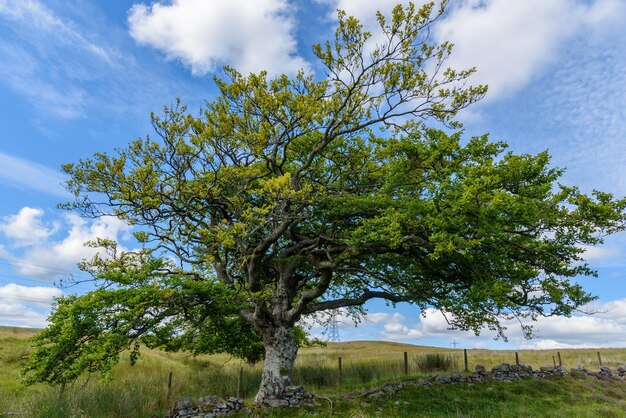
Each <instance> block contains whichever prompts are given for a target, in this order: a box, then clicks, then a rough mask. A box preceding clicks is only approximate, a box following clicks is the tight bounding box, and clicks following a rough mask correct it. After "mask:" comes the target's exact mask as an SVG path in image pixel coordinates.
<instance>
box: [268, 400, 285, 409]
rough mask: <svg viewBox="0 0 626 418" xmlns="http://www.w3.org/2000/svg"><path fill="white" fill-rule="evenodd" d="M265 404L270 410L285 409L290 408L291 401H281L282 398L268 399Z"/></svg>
mask: <svg viewBox="0 0 626 418" xmlns="http://www.w3.org/2000/svg"><path fill="white" fill-rule="evenodd" d="M265 404H266V405H267V406H269V407H270V408H283V407H286V406H289V400H288V399H280V398H272V399H266V400H265Z"/></svg>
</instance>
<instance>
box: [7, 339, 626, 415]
mask: <svg viewBox="0 0 626 418" xmlns="http://www.w3.org/2000/svg"><path fill="white" fill-rule="evenodd" d="M34 332H35V331H33V330H25V329H19V328H1V327H0V370H1V371H2V373H1V374H0V417H2V416H3V415H4V416H7V415H8V414H9V413H21V414H23V415H22V416H28V417H46V418H54V417H63V418H66V417H151V416H153V415H155V414H156V415H157V416H158V415H159V414H160V415H161V416H162V414H163V411H166V410H167V409H168V408H169V407H170V406H171V404H172V403H173V401H175V400H176V399H180V398H183V397H198V396H204V395H207V394H214V395H220V396H230V395H234V394H235V393H236V391H237V376H238V372H239V369H240V367H243V370H244V376H243V382H242V383H243V384H242V387H241V396H242V397H244V398H248V399H250V398H251V397H252V396H254V393H255V392H256V390H257V388H258V385H259V381H260V373H261V367H260V365H255V366H248V365H244V364H242V363H240V362H239V361H237V360H234V359H232V358H230V357H228V356H225V355H215V356H199V357H190V356H187V355H185V354H180V353H176V354H168V353H162V352H159V351H152V350H144V352H143V354H142V357H141V358H140V360H139V362H138V363H137V364H136V365H135V366H130V365H129V362H128V359H127V357H124V359H123V360H122V361H121V363H120V364H119V365H118V366H117V367H116V369H115V371H114V376H113V380H112V381H111V382H109V383H108V384H102V382H100V380H99V378H98V376H96V375H93V376H85V377H84V378H83V379H80V380H79V381H77V382H76V383H74V384H72V385H69V386H68V387H67V388H66V389H65V391H64V394H63V396H62V397H61V399H58V394H59V388H58V387H48V386H45V385H35V386H31V387H24V386H22V385H21V383H20V379H19V369H20V368H21V366H22V365H23V363H24V361H25V360H26V358H27V356H28V354H29V352H30V349H29V345H28V337H30V336H32V335H33V333H34ZM597 351H598V350H561V351H560V353H561V359H562V361H563V364H564V365H565V366H566V367H573V366H576V365H578V364H583V365H585V366H587V367H588V368H596V367H597V362H598V358H597ZM599 351H600V353H601V356H602V360H603V364H605V365H609V366H612V367H614V366H617V365H619V364H624V363H626V349H602V350H599ZM404 352H407V353H408V358H409V375H408V376H405V374H404V363H403V359H404ZM428 353H441V354H445V355H450V356H452V357H454V358H456V359H457V361H456V364H457V365H458V367H459V368H461V369H462V368H463V351H462V350H451V349H445V348H433V347H421V346H413V345H407V344H396V343H386V342H347V343H337V344H332V343H330V344H328V346H327V347H313V348H306V349H302V350H301V352H300V354H299V356H298V360H297V362H296V365H295V370H294V381H295V383H297V384H302V385H304V386H305V387H306V388H307V389H308V390H310V391H313V392H315V393H319V394H325V395H328V396H330V397H331V398H333V399H334V400H335V404H336V407H337V416H346V417H366V416H376V415H380V416H407V417H408V416H476V417H478V416H481V417H482V416H568V417H569V416H626V404H625V403H624V401H622V399H624V398H626V389H625V388H626V384H623V383H619V384H614V383H611V382H600V381H594V380H590V379H582V380H581V379H574V378H566V379H565V380H559V381H551V380H550V381H546V382H536V381H523V382H515V383H509V384H507V383H499V384H478V385H473V386H470V385H458V386H433V387H427V388H419V389H407V390H405V391H402V392H401V393H399V394H397V395H394V396H393V397H390V398H381V399H378V400H376V401H368V400H364V399H357V400H353V401H349V400H347V399H346V398H345V396H343V394H346V393H348V392H350V391H354V390H357V389H361V388H369V387H372V386H379V385H381V384H383V383H385V382H392V381H397V380H401V379H418V378H420V377H422V376H424V374H422V372H420V371H419V370H418V369H417V362H416V361H414V360H415V358H417V357H420V356H424V355H425V354H428ZM468 353H469V361H470V367H471V368H473V366H475V365H476V364H483V365H485V366H487V367H491V366H494V365H496V364H500V363H502V362H508V363H513V362H514V361H515V352H513V351H491V350H468ZM518 354H519V357H520V361H521V362H522V363H524V364H531V365H532V366H533V367H539V366H542V365H551V364H552V362H553V360H552V356H555V359H556V351H533V350H528V351H519V352H518ZM338 357H341V358H342V365H343V370H342V381H341V384H339V372H338V367H337V363H338ZM452 371H454V370H451V372H452ZM169 372H172V374H173V384H172V399H171V400H170V401H169V402H168V401H166V399H165V382H166V378H167V375H168V373H169ZM303 412H304V411H280V412H272V413H271V416H298V415H300V414H302V413H303ZM309 412H311V413H315V414H318V415H322V416H324V415H326V414H327V413H328V407H327V406H326V405H321V406H319V407H317V408H315V409H314V410H312V411H309ZM559 414H560V415H559Z"/></svg>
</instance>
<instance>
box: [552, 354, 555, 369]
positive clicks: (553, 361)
mask: <svg viewBox="0 0 626 418" xmlns="http://www.w3.org/2000/svg"><path fill="white" fill-rule="evenodd" d="M552 363H553V364H554V367H556V360H555V359H554V356H552Z"/></svg>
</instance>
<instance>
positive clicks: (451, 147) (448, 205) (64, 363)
mask: <svg viewBox="0 0 626 418" xmlns="http://www.w3.org/2000/svg"><path fill="white" fill-rule="evenodd" d="M444 5H445V2H444V4H442V6H441V9H436V8H435V6H434V5H433V4H427V5H425V6H423V7H421V8H416V7H415V6H414V5H412V4H410V5H408V6H405V7H403V6H397V7H395V8H394V9H393V11H392V13H391V17H390V18H385V17H384V16H383V15H382V14H379V15H378V21H379V24H380V28H381V31H382V34H383V36H381V37H380V39H379V38H378V37H377V38H376V40H377V41H378V43H377V44H375V45H374V44H373V38H372V36H371V34H370V33H368V32H367V31H364V30H363V28H362V26H361V24H360V23H359V22H358V21H357V20H356V19H354V18H352V17H348V16H346V15H345V14H344V13H342V12H339V25H338V28H337V30H336V35H335V39H334V40H333V41H332V42H331V41H329V42H327V43H325V44H324V45H315V46H314V47H313V51H314V54H315V56H316V57H317V58H318V59H319V63H320V64H321V65H322V66H323V67H324V70H325V74H324V76H323V77H317V78H316V77H315V76H313V75H310V74H305V73H304V72H300V73H299V74H298V75H296V76H295V77H291V78H290V77H288V76H284V75H283V76H279V77H277V78H275V79H268V78H267V76H266V74H265V73H263V72H261V73H259V74H250V75H248V76H244V75H242V74H239V73H238V72H237V71H236V70H234V69H231V68H226V69H225V74H226V78H225V79H216V83H217V86H218V88H219V91H220V94H219V96H218V97H217V98H215V99H214V100H212V101H208V102H207V103H206V106H205V108H204V109H203V111H202V112H201V114H200V115H197V116H196V115H192V114H190V113H189V112H188V111H187V109H186V107H185V106H183V105H180V104H179V103H177V104H176V105H174V106H171V107H166V108H165V109H164V112H163V115H161V116H157V115H152V122H153V127H154V131H155V133H156V137H155V138H152V137H150V136H147V137H146V138H143V139H138V140H136V141H134V142H132V143H130V144H129V145H128V147H126V148H123V149H118V150H116V151H115V152H114V153H112V154H108V153H98V154H95V155H94V156H93V157H91V158H88V159H84V160H81V161H80V162H78V163H76V164H68V165H66V166H64V170H65V171H66V172H67V173H68V174H69V175H70V176H71V179H70V180H69V181H68V183H67V188H68V190H69V191H71V192H72V193H73V194H74V196H75V197H76V199H75V200H74V201H73V202H70V203H68V204H67V205H65V207H66V208H67V209H70V210H73V211H76V212H78V213H80V214H81V215H83V216H85V217H93V218H95V217H100V216H116V217H118V218H120V219H122V220H124V221H126V222H128V223H129V224H131V225H133V226H134V227H135V230H136V231H137V232H136V233H135V236H136V238H137V239H138V241H140V242H141V243H142V249H141V250H137V251H127V252H124V251H119V250H118V248H117V246H116V245H115V243H112V242H109V241H105V240H100V241H99V242H97V243H95V244H94V245H100V246H102V247H104V248H105V249H106V250H108V252H109V256H108V257H105V256H97V257H95V258H94V259H93V260H87V261H85V262H84V263H82V265H81V268H83V269H84V270H85V271H88V272H90V273H91V274H92V275H93V276H94V278H95V279H96V281H97V283H98V284H99V285H100V287H99V288H98V289H97V290H94V291H93V292H90V293H88V294H86V295H83V296H72V297H67V298H62V299H60V300H58V301H57V304H56V307H55V312H54V313H53V315H52V316H51V319H50V320H51V324H50V326H49V327H48V328H47V329H46V330H44V331H43V332H42V334H40V336H39V337H38V338H37V340H36V346H37V349H36V351H35V354H34V356H33V360H32V361H31V363H30V365H29V366H28V368H27V371H26V374H27V376H28V377H29V378H30V380H31V381H48V382H51V383H57V382H63V381H67V380H71V379H73V378H75V377H77V376H78V375H79V374H80V372H82V371H84V370H91V371H93V370H105V371H108V370H110V367H111V366H112V365H113V364H114V363H115V362H116V361H117V358H118V354H119V352H120V351H122V350H123V349H126V348H132V349H134V350H135V351H133V352H134V353H137V352H138V351H137V350H138V349H139V344H140V343H144V344H146V345H148V346H151V347H160V348H164V349H170V350H191V351H192V352H194V353H201V352H215V351H226V352H231V353H233V354H235V355H238V356H240V357H244V358H245V357H246V356H248V355H252V354H250V353H249V347H251V346H252V344H251V343H252V342H253V341H262V343H263V346H264V350H265V366H264V373H263V381H262V384H261V389H260V391H259V394H258V395H257V401H258V402H265V401H266V400H267V399H270V398H272V397H279V396H280V394H281V391H282V390H283V389H284V387H285V385H288V384H289V383H290V373H291V368H292V365H293V360H294V359H295V356H296V351H297V342H296V341H295V339H294V333H293V329H294V326H296V324H298V322H299V321H300V320H301V319H302V318H303V316H305V315H309V314H314V313H317V312H323V311H326V310H331V309H338V308H343V309H348V310H352V311H354V312H359V311H360V310H362V307H363V304H364V303H365V302H367V301H368V300H371V299H382V300H386V301H389V302H391V303H398V302H409V303H413V304H415V305H417V306H418V307H420V308H422V309H424V308H427V307H434V308H437V309H440V310H442V311H443V312H445V313H446V314H447V315H448V318H449V320H450V322H451V324H452V325H453V326H454V327H457V328H460V329H465V330H474V331H476V332H480V331H481V329H483V328H484V327H489V328H491V329H494V330H497V331H498V332H499V333H502V331H503V329H502V328H501V326H500V322H499V321H500V320H501V319H503V318H513V317H518V318H519V317H527V316H530V317H533V318H534V317H537V316H538V315H570V314H571V313H572V312H573V311H574V310H575V309H577V308H578V307H580V306H581V305H584V304H585V303H588V302H589V301H590V300H592V296H591V295H589V294H588V293H586V292H585V291H584V290H583V289H582V288H581V287H580V286H579V285H578V284H575V283H573V282H572V281H571V280H570V279H571V278H573V277H575V276H579V275H593V274H595V273H594V271H593V270H592V269H591V268H590V267H589V266H588V265H587V264H586V263H585V262H584V261H583V259H582V257H581V255H582V253H583V249H582V246H583V245H596V244H599V243H601V242H602V236H603V235H605V234H610V233H614V232H616V231H619V230H622V229H623V225H624V208H625V207H626V200H623V199H622V200H618V199H614V198H613V197H612V196H611V195H609V194H606V193H602V192H597V191H596V192H593V193H592V194H591V195H586V194H583V193H581V192H580V191H579V190H578V189H577V188H575V187H566V186H564V185H560V184H558V183H557V181H558V179H559V177H560V175H561V174H562V170H560V169H557V168H553V167H551V166H550V158H549V155H548V154H547V153H546V152H543V153H540V154H538V155H525V154H524V155H516V154H514V153H511V152H507V151H506V144H505V143H503V142H492V141H490V140H489V139H488V137H487V136H486V135H485V136H481V137H475V138H463V132H462V130H460V125H459V124H458V123H456V122H455V119H454V117H455V115H456V113H457V112H458V111H459V110H461V109H463V108H465V107H466V106H468V105H470V104H472V103H474V102H475V101H477V100H479V99H480V98H481V97H482V96H483V95H484V93H485V92H486V87H485V86H468V85H467V83H466V80H467V79H468V77H469V76H470V75H471V74H472V73H473V72H474V69H466V70H454V69H450V68H447V67H446V66H445V62H446V59H447V58H448V56H449V54H450V53H451V49H452V46H451V45H450V44H449V43H445V42H444V43H441V44H437V43H435V42H434V41H433V40H432V39H431V38H430V37H429V33H430V30H429V29H430V27H431V25H432V24H433V22H434V21H435V20H436V19H437V18H439V17H440V16H441V14H442V13H443V6H444ZM437 124H438V126H437ZM257 347H258V345H257ZM134 358H135V357H134V356H133V359H134Z"/></svg>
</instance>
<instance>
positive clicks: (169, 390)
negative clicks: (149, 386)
mask: <svg viewBox="0 0 626 418" xmlns="http://www.w3.org/2000/svg"><path fill="white" fill-rule="evenodd" d="M171 393H172V372H169V374H168V375H167V386H166V387H165V401H166V402H169V401H170V394H171Z"/></svg>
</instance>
